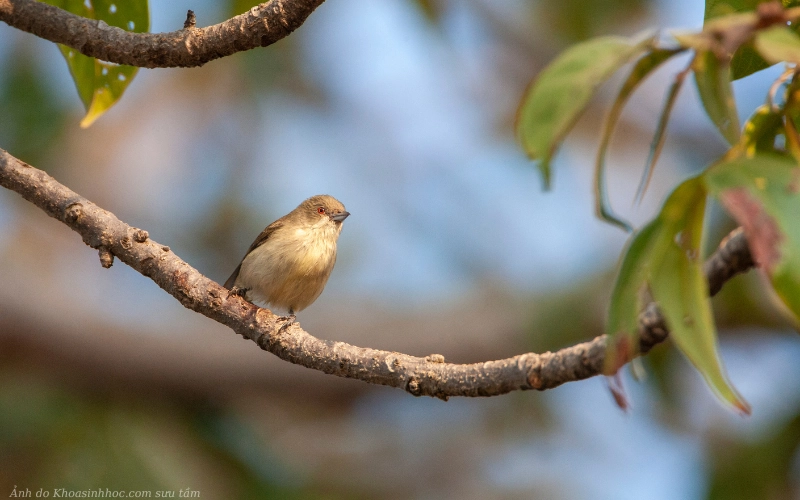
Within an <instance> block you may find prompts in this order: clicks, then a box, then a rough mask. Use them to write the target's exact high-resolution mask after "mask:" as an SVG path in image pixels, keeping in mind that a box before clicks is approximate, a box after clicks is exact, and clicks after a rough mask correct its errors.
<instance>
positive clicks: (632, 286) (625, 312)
mask: <svg viewBox="0 0 800 500" xmlns="http://www.w3.org/2000/svg"><path fill="white" fill-rule="evenodd" d="M661 225H662V224H661V221H660V220H658V219H655V220H653V221H652V222H650V224H648V225H646V226H645V227H643V228H642V229H641V230H639V231H637V232H636V233H634V235H633V236H632V237H631V240H630V243H629V244H628V248H627V250H625V252H624V254H623V255H624V257H623V259H622V264H621V265H620V270H619V274H618V275H617V280H616V282H615V283H614V289H613V291H612V292H611V305H610V307H609V311H608V321H607V322H606V333H607V334H608V338H609V343H608V349H607V351H606V359H605V369H604V372H605V373H606V374H611V373H616V371H617V370H618V369H619V368H620V367H621V366H622V365H624V364H625V363H627V362H628V361H629V360H630V359H632V358H633V356H634V355H635V354H636V353H637V352H638V351H639V336H638V332H639V313H640V312H641V311H642V309H643V308H644V306H645V303H644V293H645V290H646V286H647V281H648V276H649V275H650V269H649V265H650V261H651V259H650V256H651V254H652V253H654V249H655V247H657V246H658V245H659V243H660V242H659V235H660V232H661V229H662V228H661ZM662 246H663V244H662Z"/></svg>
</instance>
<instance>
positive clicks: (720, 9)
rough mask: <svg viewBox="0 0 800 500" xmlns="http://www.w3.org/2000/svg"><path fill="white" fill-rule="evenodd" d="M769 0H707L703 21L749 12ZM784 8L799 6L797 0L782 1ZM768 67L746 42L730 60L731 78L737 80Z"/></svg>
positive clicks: (799, 3)
mask: <svg viewBox="0 0 800 500" xmlns="http://www.w3.org/2000/svg"><path fill="white" fill-rule="evenodd" d="M767 1H770V0H707V1H706V9H705V18H704V19H705V21H706V22H708V21H709V20H711V19H713V18H716V17H721V16H726V15H729V14H734V13H739V12H751V11H754V10H756V8H758V5H759V4H761V3H765V2H767ZM782 4H783V6H784V7H785V8H788V7H794V6H796V5H800V1H797V0H783V2H782ZM768 67H770V63H768V62H767V61H765V60H764V58H763V57H761V55H760V54H759V53H758V51H756V49H755V48H754V46H753V43H752V42H750V41H748V42H745V43H743V44H742V45H741V46H740V47H739V48H738V49H737V50H736V52H734V54H733V59H732V60H731V78H732V79H733V80H738V79H740V78H744V77H746V76H749V75H751V74H753V73H755V72H757V71H761V70H762V69H766V68H768Z"/></svg>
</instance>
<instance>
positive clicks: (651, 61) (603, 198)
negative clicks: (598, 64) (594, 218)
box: [594, 49, 681, 232]
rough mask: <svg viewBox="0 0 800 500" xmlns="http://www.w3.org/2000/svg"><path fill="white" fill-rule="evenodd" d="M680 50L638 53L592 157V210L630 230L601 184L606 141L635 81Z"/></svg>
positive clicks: (631, 92)
mask: <svg viewBox="0 0 800 500" xmlns="http://www.w3.org/2000/svg"><path fill="white" fill-rule="evenodd" d="M680 52H681V50H680V49H654V50H653V51H651V52H649V53H647V54H645V55H644V56H642V57H641V58H640V59H639V61H638V62H637V63H636V65H635V66H634V67H633V69H632V70H631V73H630V75H628V79H627V80H625V83H624V84H623V85H622V88H621V89H620V91H619V93H618V94H617V98H616V100H615V101H614V105H613V106H612V107H611V110H610V111H609V113H608V116H607V117H606V122H605V124H604V126H603V136H602V139H601V141H600V147H599V148H598V151H597V160H596V161H595V175H594V180H595V183H594V185H595V211H596V213H597V215H598V217H600V218H601V219H603V220H605V221H606V222H609V223H611V224H615V225H617V226H619V227H621V228H622V229H624V230H625V231H628V232H630V231H632V227H631V225H630V224H629V223H627V222H625V221H623V220H622V219H620V218H619V217H618V216H617V215H615V214H614V211H613V210H612V209H611V205H610V204H609V202H608V196H607V191H606V188H605V158H606V151H607V150H608V144H609V143H610V142H611V134H612V133H613V131H614V127H616V125H617V121H618V120H619V117H620V115H621V114H622V108H624V107H625V103H627V102H628V98H629V97H630V96H631V94H633V91H634V90H636V88H637V87H638V86H639V84H640V83H641V82H642V81H644V79H645V78H646V77H647V76H648V75H649V74H650V73H651V72H652V71H654V70H655V69H656V68H658V67H659V66H660V65H661V64H662V63H663V62H665V61H666V60H667V59H669V58H670V57H672V56H674V55H675V54H678V53H680Z"/></svg>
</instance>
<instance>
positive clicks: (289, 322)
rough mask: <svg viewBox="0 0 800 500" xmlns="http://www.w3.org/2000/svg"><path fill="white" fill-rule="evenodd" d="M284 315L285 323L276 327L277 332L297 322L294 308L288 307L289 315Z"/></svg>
mask: <svg viewBox="0 0 800 500" xmlns="http://www.w3.org/2000/svg"><path fill="white" fill-rule="evenodd" d="M285 317H286V323H284V324H283V325H281V327H280V328H279V329H278V333H279V334H280V333H282V332H283V331H284V330H286V329H287V328H289V327H290V326H292V325H293V324H295V323H296V322H297V315H295V313H294V310H293V309H292V308H291V307H290V308H289V316H285Z"/></svg>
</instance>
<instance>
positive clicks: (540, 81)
mask: <svg viewBox="0 0 800 500" xmlns="http://www.w3.org/2000/svg"><path fill="white" fill-rule="evenodd" d="M652 43H653V38H652V37H649V38H646V39H644V40H632V39H629V38H623V37H616V36H607V37H601V38H595V39H592V40H588V41H586V42H583V43H579V44H577V45H574V46H573V47H571V48H569V49H568V50H566V51H565V52H563V53H562V54H561V55H560V56H559V57H558V58H556V59H555V60H554V61H553V62H552V63H550V65H548V66H547V68H545V69H544V70H543V71H542V72H541V73H540V74H539V76H538V77H537V78H536V80H535V81H534V82H533V83H532V84H531V85H530V87H529V88H528V90H527V91H526V92H525V96H524V97H523V100H522V104H521V105H520V107H519V110H518V112H517V124H516V129H517V135H518V137H519V139H520V142H521V143H522V146H523V148H524V149H525V152H526V153H527V154H528V156H529V157H530V158H531V159H533V160H538V161H539V169H540V171H541V172H542V177H543V180H544V185H545V188H549V186H550V177H551V171H550V160H551V159H552V157H553V155H554V154H555V151H556V149H557V148H558V146H559V145H560V144H561V142H562V141H563V140H564V137H565V136H566V134H567V132H569V130H570V129H571V128H572V126H573V125H574V124H575V122H576V121H577V119H578V117H580V115H581V113H582V112H583V111H584V109H585V107H586V105H587V103H588V102H589V100H590V99H591V98H592V96H593V95H594V93H595V91H596V90H597V88H598V87H599V86H600V84H602V83H603V82H604V81H605V80H607V79H608V78H609V77H610V76H611V75H612V74H614V72H615V71H617V70H618V69H619V68H620V67H622V66H623V65H624V64H626V63H628V62H629V61H631V60H632V59H634V58H636V57H637V56H638V55H639V54H641V53H643V52H644V51H645V50H646V49H647V47H649V46H651V45H652Z"/></svg>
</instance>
